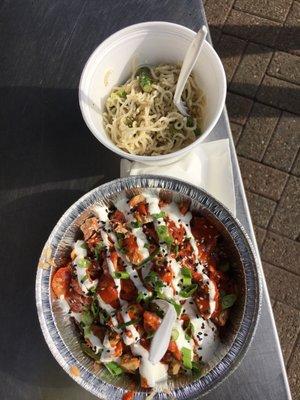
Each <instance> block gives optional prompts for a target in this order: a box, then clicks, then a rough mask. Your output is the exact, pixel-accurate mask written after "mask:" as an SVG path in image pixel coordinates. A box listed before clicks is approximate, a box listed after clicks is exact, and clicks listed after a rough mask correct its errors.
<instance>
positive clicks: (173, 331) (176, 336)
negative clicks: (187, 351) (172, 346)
mask: <svg viewBox="0 0 300 400" xmlns="http://www.w3.org/2000/svg"><path fill="white" fill-rule="evenodd" d="M178 337H179V332H178V330H177V329H175V328H174V329H172V333H171V338H172V340H177V339H178Z"/></svg>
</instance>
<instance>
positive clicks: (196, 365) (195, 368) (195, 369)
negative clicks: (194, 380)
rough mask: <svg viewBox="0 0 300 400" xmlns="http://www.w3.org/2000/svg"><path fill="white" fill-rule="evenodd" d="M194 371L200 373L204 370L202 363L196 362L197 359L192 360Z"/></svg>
mask: <svg viewBox="0 0 300 400" xmlns="http://www.w3.org/2000/svg"><path fill="white" fill-rule="evenodd" d="M192 371H193V372H194V373H195V374H200V373H201V371H202V368H201V365H200V364H198V363H196V362H195V361H192Z"/></svg>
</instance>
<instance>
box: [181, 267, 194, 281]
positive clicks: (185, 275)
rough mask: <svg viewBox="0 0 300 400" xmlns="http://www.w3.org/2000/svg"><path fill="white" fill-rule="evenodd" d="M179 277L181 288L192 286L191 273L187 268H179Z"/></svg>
mask: <svg viewBox="0 0 300 400" xmlns="http://www.w3.org/2000/svg"><path fill="white" fill-rule="evenodd" d="M181 275H182V278H183V282H182V285H183V286H190V285H191V284H192V273H191V271H190V270H189V268H187V267H183V268H181Z"/></svg>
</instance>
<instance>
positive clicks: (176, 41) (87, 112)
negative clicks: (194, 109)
mask: <svg viewBox="0 0 300 400" xmlns="http://www.w3.org/2000/svg"><path fill="white" fill-rule="evenodd" d="M194 36H195V32H193V31H192V30H190V29H188V28H186V27H184V26H182V25H177V24H172V23H169V22H144V23H141V24H137V25H132V26H129V27H127V28H125V29H122V30H120V31H118V32H116V33H114V34H113V35H112V36H110V37H109V38H108V39H106V40H105V41H104V42H102V43H101V44H100V45H99V46H98V47H97V48H96V50H95V51H94V52H93V54H92V55H91V56H90V58H89V59H88V61H87V63H86V65H85V67H84V70H83V72H82V75H81V79H80V84H79V104H80V108H81V112H82V115H83V118H84V120H85V122H86V124H87V126H88V128H89V129H90V131H91V132H92V133H93V134H94V136H95V137H96V138H97V139H98V140H99V141H100V142H101V143H102V144H103V145H104V146H106V147H107V148H109V149H110V150H112V151H113V152H115V153H117V154H118V155H120V156H121V157H125V158H128V159H130V160H135V161H139V162H143V163H147V164H149V163H150V164H151V163H155V164H156V165H159V164H161V165H162V164H167V163H170V162H173V161H174V160H176V159H178V158H180V157H182V156H184V155H185V154H186V153H187V152H189V151H190V150H191V149H192V148H194V147H195V146H197V144H199V143H200V142H202V141H203V140H205V139H206V137H207V136H208V135H209V133H210V132H211V130H212V129H213V127H214V126H215V125H216V123H217V121H218V119H219V117H220V114H221V112H222V110H223V107H224V103H225V97H226V77H225V72H224V68H223V65H222V63H221V60H220V58H219V56H218V55H217V53H216V52H215V50H214V49H213V47H212V46H211V45H210V44H209V43H208V42H207V41H205V42H204V44H203V48H202V50H201V53H200V56H199V58H198V60H197V62H196V64H195V67H194V69H193V73H194V76H195V79H196V81H197V83H198V86H199V88H200V89H201V90H202V91H203V93H204V96H205V101H206V105H205V111H204V113H205V115H204V121H203V127H202V129H203V133H202V135H201V136H200V137H199V138H197V139H196V140H195V141H194V142H193V143H191V144H190V145H188V146H186V147H185V148H183V149H181V150H178V151H175V152H173V153H170V154H164V155H158V156H138V155H133V154H129V153H127V152H125V151H123V150H121V149H120V148H119V147H117V146H116V145H115V144H114V143H113V142H112V141H111V139H110V138H109V137H108V135H107V133H106V131H105V129H104V126H103V121H102V112H103V110H104V105H105V101H106V98H107V96H108V95H109V94H110V92H111V90H112V89H113V88H114V87H115V86H117V85H120V84H123V83H124V82H125V81H126V80H127V79H128V78H129V77H130V76H131V75H132V72H133V71H134V70H135V69H136V68H137V67H138V66H139V65H145V64H146V65H158V64H162V63H171V64H181V63H182V61H183V59H184V56H185V53H186V51H187V49H188V46H189V45H190V43H191V41H192V40H193V38H194Z"/></svg>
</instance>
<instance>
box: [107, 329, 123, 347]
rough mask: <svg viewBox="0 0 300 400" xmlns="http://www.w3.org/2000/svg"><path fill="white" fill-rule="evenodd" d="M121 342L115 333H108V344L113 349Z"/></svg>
mask: <svg viewBox="0 0 300 400" xmlns="http://www.w3.org/2000/svg"><path fill="white" fill-rule="evenodd" d="M120 340H121V336H120V335H119V334H118V333H117V332H113V331H111V332H110V333H109V343H110V345H111V347H115V346H116V345H117V344H118V343H119V341H120Z"/></svg>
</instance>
